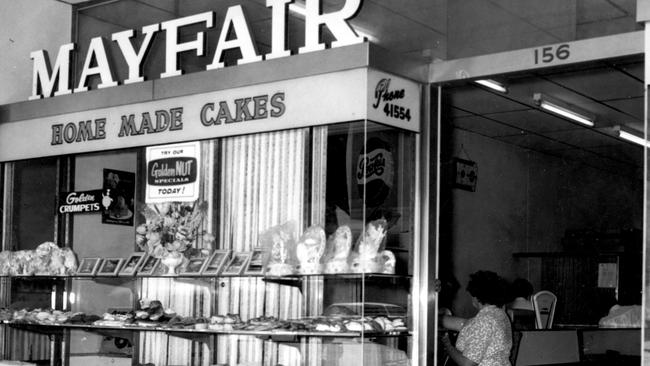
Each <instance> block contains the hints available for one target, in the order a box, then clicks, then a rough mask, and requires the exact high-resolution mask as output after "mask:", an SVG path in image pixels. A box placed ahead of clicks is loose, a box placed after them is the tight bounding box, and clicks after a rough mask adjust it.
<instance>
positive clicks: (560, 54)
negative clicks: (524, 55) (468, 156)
mask: <svg viewBox="0 0 650 366" xmlns="http://www.w3.org/2000/svg"><path fill="white" fill-rule="evenodd" d="M569 56H571V50H570V48H569V45H568V44H566V43H565V44H561V45H559V46H548V47H541V48H536V49H535V65H538V64H540V63H542V64H548V63H551V62H553V61H555V60H566V59H568V58H569Z"/></svg>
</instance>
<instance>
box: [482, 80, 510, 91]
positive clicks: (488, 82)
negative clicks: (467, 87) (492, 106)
mask: <svg viewBox="0 0 650 366" xmlns="http://www.w3.org/2000/svg"><path fill="white" fill-rule="evenodd" d="M474 82H475V83H477V84H480V85H483V86H485V87H488V88H490V89H492V90H496V91H498V92H501V93H507V92H508V89H507V88H506V87H505V86H504V85H503V84H501V83H499V82H497V81H494V80H492V79H480V80H474Z"/></svg>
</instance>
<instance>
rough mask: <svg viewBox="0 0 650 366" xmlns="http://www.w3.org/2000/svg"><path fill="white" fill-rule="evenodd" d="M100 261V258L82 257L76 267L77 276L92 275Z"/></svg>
mask: <svg viewBox="0 0 650 366" xmlns="http://www.w3.org/2000/svg"><path fill="white" fill-rule="evenodd" d="M101 263H102V259H101V258H96V257H93V258H83V259H82V260H81V263H80V264H79V267H78V268H77V276H94V275H95V273H97V270H98V269H99V266H100V265H101Z"/></svg>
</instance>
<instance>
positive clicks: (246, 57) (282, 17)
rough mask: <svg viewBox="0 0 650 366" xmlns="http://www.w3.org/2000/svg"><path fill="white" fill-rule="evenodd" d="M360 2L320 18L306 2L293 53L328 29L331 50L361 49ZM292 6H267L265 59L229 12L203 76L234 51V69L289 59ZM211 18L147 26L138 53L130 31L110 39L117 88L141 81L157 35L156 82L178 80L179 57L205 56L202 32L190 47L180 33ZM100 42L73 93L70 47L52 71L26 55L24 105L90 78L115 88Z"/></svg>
mask: <svg viewBox="0 0 650 366" xmlns="http://www.w3.org/2000/svg"><path fill="white" fill-rule="evenodd" d="M361 1H362V0H346V1H345V2H344V5H343V7H342V8H341V9H340V10H338V11H336V12H331V13H326V14H321V12H320V9H321V2H322V0H305V8H304V17H305V28H304V38H305V45H304V46H303V47H300V48H299V49H298V53H301V54H302V53H307V52H313V51H319V50H323V49H325V44H323V43H321V41H320V30H321V26H324V27H327V28H328V29H329V31H330V32H331V34H332V35H333V36H334V38H335V39H336V41H334V42H332V44H331V47H341V46H346V45H351V44H357V43H362V42H363V41H364V38H363V37H360V36H359V35H357V34H356V32H355V31H354V30H353V29H352V27H351V26H350V24H349V23H348V20H349V19H351V18H352V17H354V16H355V14H356V13H357V12H358V11H359V9H360V8H361ZM292 3H293V0H266V7H267V8H269V9H270V10H269V11H270V13H271V52H269V53H267V54H265V55H260V54H259V53H258V52H257V49H256V47H255V40H254V39H253V37H252V34H251V32H250V28H249V24H248V21H247V19H246V17H245V15H244V11H243V8H242V6H241V5H234V6H231V7H229V8H228V9H227V10H226V13H225V18H224V21H223V24H222V25H221V32H220V34H219V38H218V42H217V45H216V50H215V52H214V57H213V59H212V62H211V63H210V64H208V65H207V66H206V70H213V69H220V68H223V67H225V64H224V62H223V61H222V58H223V55H224V52H225V51H228V50H239V52H240V53H241V57H240V58H239V59H238V60H237V64H238V65H240V64H246V63H252V62H258V61H262V60H263V59H265V60H270V59H275V58H280V57H286V56H290V54H291V52H290V51H289V50H288V49H287V44H286V39H287V24H286V19H287V11H288V9H289V6H290V5H293V4H292ZM293 6H295V5H293ZM215 18H216V17H215V12H214V11H208V12H205V13H200V14H195V15H191V16H187V17H183V18H178V19H173V20H169V21H166V22H161V23H156V24H151V25H147V26H145V27H143V28H142V33H141V35H142V43H141V45H140V47H139V49H136V47H135V46H134V44H133V42H132V40H133V39H134V38H135V37H136V32H135V31H134V30H133V29H129V30H126V31H121V32H117V33H113V34H112V36H111V39H112V41H113V42H116V43H117V46H118V48H119V50H120V52H121V54H122V57H123V59H124V61H125V62H126V65H127V66H128V77H127V78H126V79H124V80H121V82H122V83H123V84H132V83H138V82H142V81H144V76H143V74H142V66H143V65H144V63H145V59H146V55H147V53H148V51H149V50H150V49H151V46H152V43H153V42H154V38H155V37H156V35H158V34H159V33H162V32H164V33H165V35H164V38H165V40H164V42H165V65H164V66H165V71H164V72H163V73H161V74H160V77H161V78H168V77H172V76H177V75H181V74H182V73H183V70H182V69H181V67H180V66H179V64H178V56H179V54H181V53H183V52H195V53H196V55H197V56H204V55H205V54H206V53H207V52H206V44H205V40H206V35H205V32H204V31H198V32H197V33H196V37H195V39H193V40H191V41H186V42H181V41H180V40H179V33H180V31H181V29H183V28H184V27H188V26H192V25H204V26H205V28H206V29H210V28H214V27H215ZM231 29H232V30H233V31H234V34H235V35H234V37H229V35H230V33H231V32H230V30H231ZM105 42H106V41H105V40H104V38H102V37H95V38H93V39H91V40H90V44H89V46H88V52H87V54H86V58H85V61H84V64H83V68H82V70H81V75H80V76H79V78H78V80H79V82H78V83H77V85H76V86H74V87H73V86H71V85H70V83H71V76H70V61H71V59H72V53H73V52H74V51H75V44H74V43H68V44H64V45H62V46H61V47H59V51H58V54H57V56H56V61H55V62H54V66H53V67H51V66H50V65H51V62H50V59H49V56H48V54H47V51H45V50H39V51H34V52H32V53H31V55H30V56H31V59H32V60H33V77H32V94H31V96H30V97H29V100H34V99H40V98H49V97H51V96H59V95H66V94H71V93H80V92H84V91H87V90H88V86H87V84H88V79H89V77H91V76H97V77H99V80H100V83H99V84H98V85H97V88H99V89H102V88H108V87H113V86H117V85H118V83H119V81H118V80H115V79H114V76H113V70H112V67H111V64H110V62H109V57H108V55H107V51H106V48H107V44H106V43H105Z"/></svg>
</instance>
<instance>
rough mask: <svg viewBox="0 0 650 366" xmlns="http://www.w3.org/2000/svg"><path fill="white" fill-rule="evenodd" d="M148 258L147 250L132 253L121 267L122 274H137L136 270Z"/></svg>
mask: <svg viewBox="0 0 650 366" xmlns="http://www.w3.org/2000/svg"><path fill="white" fill-rule="evenodd" d="M146 258H147V253H145V252H136V253H133V254H131V256H129V257H128V258H127V259H126V261H125V262H124V266H122V269H120V273H119V275H120V276H135V273H136V271H138V269H140V266H141V265H142V263H144V261H145V259H146Z"/></svg>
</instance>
